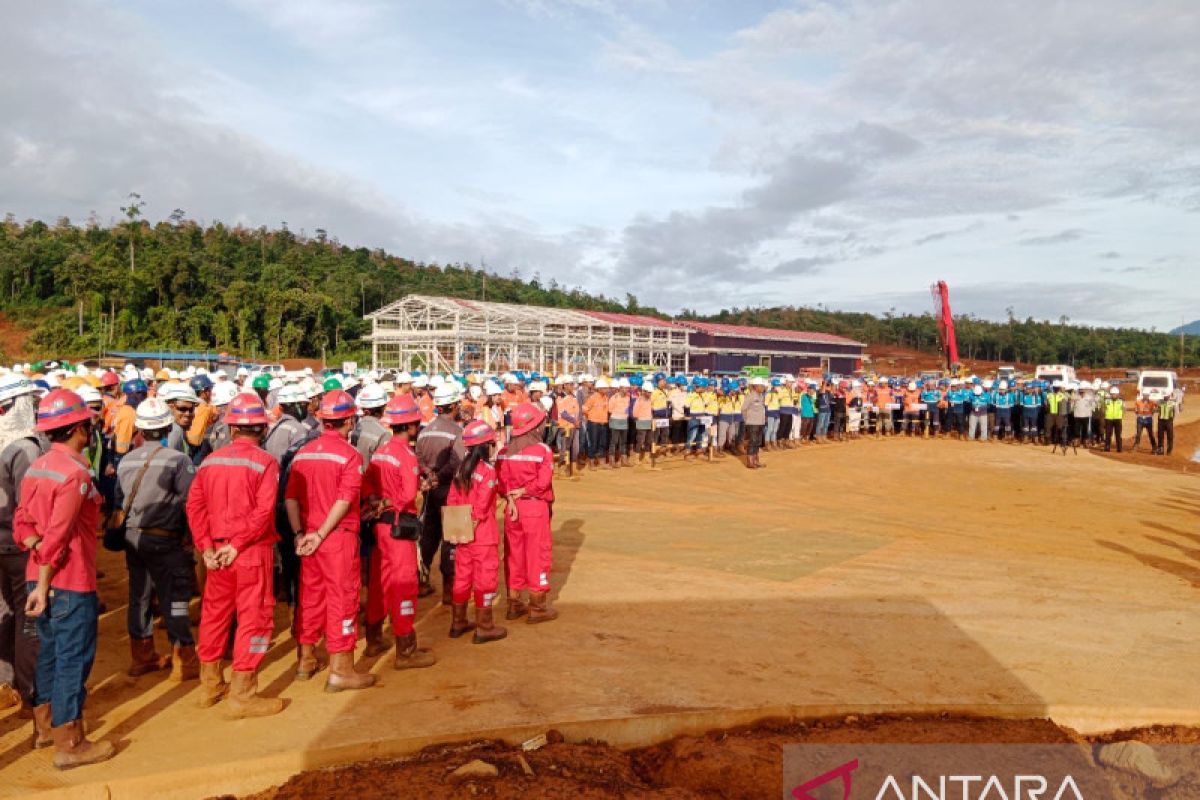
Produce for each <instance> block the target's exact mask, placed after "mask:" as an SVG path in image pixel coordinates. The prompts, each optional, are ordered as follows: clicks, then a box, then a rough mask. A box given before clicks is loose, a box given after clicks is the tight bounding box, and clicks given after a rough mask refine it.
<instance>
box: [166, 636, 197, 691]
mask: <svg viewBox="0 0 1200 800" xmlns="http://www.w3.org/2000/svg"><path fill="white" fill-rule="evenodd" d="M199 677H200V659H198V658H196V648H195V646H194V645H190V644H189V645H178V644H177V645H175V648H174V650H173V651H172V653H171V680H172V681H174V682H175V683H183V682H184V681H194V680H196V678H199Z"/></svg>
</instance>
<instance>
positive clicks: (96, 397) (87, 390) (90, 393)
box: [75, 383, 104, 406]
mask: <svg viewBox="0 0 1200 800" xmlns="http://www.w3.org/2000/svg"><path fill="white" fill-rule="evenodd" d="M75 394H77V395H79V396H80V397H81V398H83V402H85V403H87V404H88V405H89V406H90V405H91V404H92V403H103V402H104V398H103V397H101V396H100V392H99V390H97V389H96V387H95V386H88V385H87V384H86V383H85V384H84V385H83V386H80V387H79V388H78V389H76V390H75Z"/></svg>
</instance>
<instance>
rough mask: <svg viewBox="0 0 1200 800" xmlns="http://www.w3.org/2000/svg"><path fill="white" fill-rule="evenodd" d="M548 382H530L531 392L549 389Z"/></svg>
mask: <svg viewBox="0 0 1200 800" xmlns="http://www.w3.org/2000/svg"><path fill="white" fill-rule="evenodd" d="M547 388H548V387H547V386H546V382H545V381H542V380H537V381H533V382H531V383H530V384H529V391H531V392H545V391H546V390H547Z"/></svg>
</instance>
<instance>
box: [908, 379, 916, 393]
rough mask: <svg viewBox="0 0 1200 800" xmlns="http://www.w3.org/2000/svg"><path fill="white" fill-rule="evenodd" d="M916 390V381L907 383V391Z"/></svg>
mask: <svg viewBox="0 0 1200 800" xmlns="http://www.w3.org/2000/svg"><path fill="white" fill-rule="evenodd" d="M916 388H917V382H916V381H909V382H908V389H909V391H912V390H913V389H916Z"/></svg>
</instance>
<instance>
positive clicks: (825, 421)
mask: <svg viewBox="0 0 1200 800" xmlns="http://www.w3.org/2000/svg"><path fill="white" fill-rule="evenodd" d="M830 414H831V412H829V411H821V412H819V413H818V414H817V438H818V439H822V438H824V437H825V434H827V433H829V417H830Z"/></svg>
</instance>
